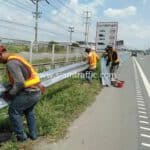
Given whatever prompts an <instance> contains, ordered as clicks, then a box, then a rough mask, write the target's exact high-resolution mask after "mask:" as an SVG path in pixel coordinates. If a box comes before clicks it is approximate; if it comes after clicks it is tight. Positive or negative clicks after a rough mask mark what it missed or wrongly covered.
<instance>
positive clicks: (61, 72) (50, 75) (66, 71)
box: [0, 62, 88, 109]
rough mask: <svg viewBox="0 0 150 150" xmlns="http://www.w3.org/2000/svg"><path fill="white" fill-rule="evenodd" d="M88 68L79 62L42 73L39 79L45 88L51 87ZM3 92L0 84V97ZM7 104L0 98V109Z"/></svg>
mask: <svg viewBox="0 0 150 150" xmlns="http://www.w3.org/2000/svg"><path fill="white" fill-rule="evenodd" d="M87 68H88V64H87V63H86V62H80V63H76V64H72V65H68V66H65V67H61V68H57V69H53V70H49V71H46V72H43V73H40V74H39V75H40V78H41V81H42V84H43V85H44V86H45V87H48V86H51V85H53V84H55V83H57V82H59V81H62V80H64V79H66V78H68V77H70V76H72V75H75V74H77V73H79V72H82V71H83V70H85V69H87ZM4 91H5V88H4V87H3V86H2V85H1V84H0V96H1V94H2V93H3V92H4ZM7 105H8V104H7V102H5V101H4V99H3V98H1V97H0V109H2V108H4V107H6V106H7Z"/></svg>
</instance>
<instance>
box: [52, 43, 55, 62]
mask: <svg viewBox="0 0 150 150" xmlns="http://www.w3.org/2000/svg"><path fill="white" fill-rule="evenodd" d="M54 63H55V44H53V45H52V64H53V65H54Z"/></svg>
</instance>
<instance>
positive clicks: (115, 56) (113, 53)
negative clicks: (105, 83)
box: [107, 45, 120, 81]
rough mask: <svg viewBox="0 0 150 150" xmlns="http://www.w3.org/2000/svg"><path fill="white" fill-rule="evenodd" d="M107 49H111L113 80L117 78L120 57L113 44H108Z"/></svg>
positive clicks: (110, 58) (110, 59)
mask: <svg viewBox="0 0 150 150" xmlns="http://www.w3.org/2000/svg"><path fill="white" fill-rule="evenodd" d="M107 50H108V51H109V62H111V64H110V73H111V81H115V80H116V79H117V76H116V72H117V70H118V68H119V63H120V61H119V57H118V53H117V50H116V49H114V48H113V47H112V46H109V45H108V46H107Z"/></svg>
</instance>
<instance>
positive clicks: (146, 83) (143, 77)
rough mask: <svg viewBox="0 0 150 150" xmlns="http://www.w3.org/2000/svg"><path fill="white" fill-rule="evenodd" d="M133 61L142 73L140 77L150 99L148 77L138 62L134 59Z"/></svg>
mask: <svg viewBox="0 0 150 150" xmlns="http://www.w3.org/2000/svg"><path fill="white" fill-rule="evenodd" d="M133 60H134V62H135V63H136V66H137V68H138V70H139V72H140V75H141V78H142V80H143V83H144V86H145V88H146V91H147V94H148V96H149V97H150V84H149V81H148V79H147V77H146V75H145V74H144V72H143V70H142V68H141V66H140V64H139V63H138V62H137V60H136V59H135V58H133Z"/></svg>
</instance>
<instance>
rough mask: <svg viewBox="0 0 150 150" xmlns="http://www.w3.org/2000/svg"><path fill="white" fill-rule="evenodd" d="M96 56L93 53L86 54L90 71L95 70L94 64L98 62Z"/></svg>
mask: <svg viewBox="0 0 150 150" xmlns="http://www.w3.org/2000/svg"><path fill="white" fill-rule="evenodd" d="M98 59H99V58H98V56H97V54H96V53H95V52H90V53H89V54H88V63H89V68H90V69H95V68H96V64H97V60H98Z"/></svg>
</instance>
